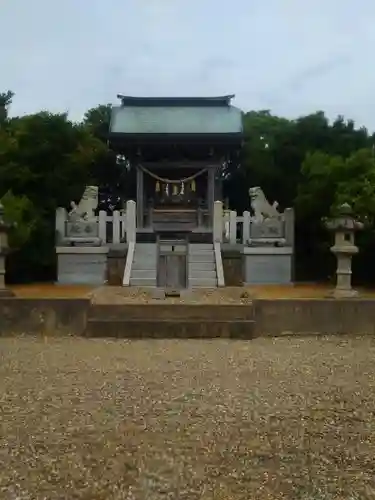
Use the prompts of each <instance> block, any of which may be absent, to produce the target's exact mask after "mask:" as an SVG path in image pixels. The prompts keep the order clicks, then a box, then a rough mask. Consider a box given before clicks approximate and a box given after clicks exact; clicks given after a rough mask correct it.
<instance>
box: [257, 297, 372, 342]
mask: <svg viewBox="0 0 375 500" xmlns="http://www.w3.org/2000/svg"><path fill="white" fill-rule="evenodd" d="M254 318H255V325H256V326H255V328H256V334H257V335H261V336H280V335H290V334H292V335H298V334H301V335H304V334H322V335H325V334H327V335H330V334H333V335H335V334H347V333H350V334H355V335H362V334H371V335H374V334H375V300H366V299H348V300H345V299H279V300H265V299H262V300H256V301H255V302H254Z"/></svg>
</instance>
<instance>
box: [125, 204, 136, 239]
mask: <svg viewBox="0 0 375 500" xmlns="http://www.w3.org/2000/svg"><path fill="white" fill-rule="evenodd" d="M136 212H137V207H136V203H135V201H133V200H128V201H127V202H126V241H127V243H130V242H135V240H136V233H137V222H136V221H137V213H136Z"/></svg>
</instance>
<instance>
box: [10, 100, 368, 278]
mask: <svg viewBox="0 0 375 500" xmlns="http://www.w3.org/2000/svg"><path fill="white" fill-rule="evenodd" d="M12 99H13V94H12V92H6V93H3V94H0V198H2V202H3V205H4V207H5V213H6V218H7V219H9V220H11V221H14V222H16V227H15V228H14V230H13V231H12V234H11V245H12V248H13V250H14V251H13V252H12V254H11V256H10V259H9V277H10V279H11V280H12V281H18V282H25V281H30V280H33V281H38V280H53V279H54V278H55V253H54V218H55V209H56V207H58V206H66V205H67V204H68V203H69V201H70V200H77V199H79V198H80V196H81V194H82V192H83V189H84V186H85V185H87V184H91V183H92V184H97V185H99V186H100V187H101V208H105V209H107V208H114V207H116V206H119V204H121V203H122V200H123V199H126V198H128V197H131V196H134V193H135V184H134V183H135V180H134V176H133V175H132V172H131V171H129V170H128V169H127V168H126V165H121V164H119V163H118V162H116V157H115V154H114V153H113V152H111V151H110V150H108V147H107V144H106V134H107V130H108V125H109V116H110V106H109V105H100V106H98V107H96V108H93V109H90V110H88V112H87V113H86V115H85V116H84V118H83V120H82V122H81V123H72V122H71V121H70V120H69V119H68V116H67V115H66V114H52V113H48V112H45V111H43V112H40V113H37V114H33V115H28V116H23V117H15V118H10V117H9V107H10V105H11V102H12ZM244 125H245V144H244V148H243V150H242V154H241V159H240V162H239V164H233V165H229V166H228V167H227V170H226V172H225V181H224V195H225V197H227V198H228V199H229V203H230V207H231V208H233V209H236V210H237V211H241V212H242V211H243V210H247V209H249V196H248V189H249V187H251V186H255V185H259V186H261V187H262V188H263V190H264V192H265V193H266V196H267V198H268V199H269V200H270V201H273V200H277V201H278V202H279V203H280V205H281V206H282V207H287V206H293V207H294V208H295V210H296V217H297V223H296V253H297V255H296V271H297V279H300V280H309V281H310V280H314V281H315V280H327V279H328V278H329V277H330V276H331V275H332V274H333V259H332V257H331V255H330V252H329V246H330V235H329V234H327V232H326V231H325V230H324V228H323V227H322V224H321V219H322V217H324V216H326V215H328V214H329V213H331V212H332V211H334V210H335V207H337V206H338V204H340V203H342V202H344V201H347V202H349V203H350V204H351V205H352V206H353V208H354V210H355V211H356V213H357V214H358V215H359V216H361V217H367V219H368V221H369V224H368V225H367V229H366V231H364V232H363V233H362V234H361V235H360V237H359V238H358V242H359V245H360V248H361V254H360V257H358V258H357V259H356V262H355V275H356V277H357V280H359V281H361V282H368V283H375V265H374V263H373V262H374V259H373V258H372V254H373V253H374V249H375V238H374V231H373V228H374V224H375V220H374V219H375V155H374V144H375V137H374V136H373V135H370V134H369V133H368V131H367V130H366V129H365V128H355V125H354V123H353V121H351V120H346V119H344V118H343V117H338V118H337V119H336V120H335V121H334V122H333V123H330V122H329V120H328V119H327V118H326V116H325V115H324V113H323V112H321V111H319V112H317V113H314V114H311V115H308V116H304V117H301V118H299V119H297V120H288V119H286V118H281V117H278V116H273V115H272V114H271V113H270V112H269V111H258V112H255V111H251V112H248V113H245V114H244Z"/></svg>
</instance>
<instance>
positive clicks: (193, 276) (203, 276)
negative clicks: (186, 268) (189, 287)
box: [189, 271, 216, 283]
mask: <svg viewBox="0 0 375 500" xmlns="http://www.w3.org/2000/svg"><path fill="white" fill-rule="evenodd" d="M196 281H200V282H205V283H207V282H209V283H211V282H212V281H215V282H216V273H215V272H213V271H198V272H196V273H192V272H190V273H189V282H190V283H194V282H196Z"/></svg>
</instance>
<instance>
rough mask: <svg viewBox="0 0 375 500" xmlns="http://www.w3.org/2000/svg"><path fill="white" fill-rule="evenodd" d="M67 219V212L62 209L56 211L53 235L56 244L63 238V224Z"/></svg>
mask: <svg viewBox="0 0 375 500" xmlns="http://www.w3.org/2000/svg"><path fill="white" fill-rule="evenodd" d="M67 219H68V212H67V211H66V210H65V208H63V207H59V208H57V209H56V223H55V234H56V243H59V242H60V241H61V240H62V239H63V238H65V235H66V231H65V223H66V221H67Z"/></svg>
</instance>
